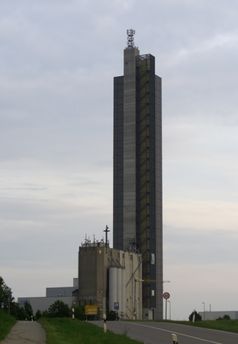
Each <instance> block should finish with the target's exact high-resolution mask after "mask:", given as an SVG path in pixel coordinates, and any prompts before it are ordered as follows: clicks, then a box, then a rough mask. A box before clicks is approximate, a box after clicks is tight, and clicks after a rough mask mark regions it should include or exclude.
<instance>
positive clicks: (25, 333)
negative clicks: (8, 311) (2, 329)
mask: <svg viewBox="0 0 238 344" xmlns="http://www.w3.org/2000/svg"><path fill="white" fill-rule="evenodd" d="M45 343H46V341H45V331H44V330H43V328H42V327H41V325H40V324H39V323H38V322H36V321H18V322H17V323H16V325H14V326H13V328H12V329H11V332H10V333H9V335H8V336H7V337H6V338H5V339H4V340H3V341H1V342H0V344H45Z"/></svg>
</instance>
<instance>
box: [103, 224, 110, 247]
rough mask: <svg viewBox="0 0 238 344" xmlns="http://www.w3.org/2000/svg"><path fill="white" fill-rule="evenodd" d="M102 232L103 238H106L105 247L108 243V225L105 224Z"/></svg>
mask: <svg viewBox="0 0 238 344" xmlns="http://www.w3.org/2000/svg"><path fill="white" fill-rule="evenodd" d="M103 232H105V239H106V240H105V242H106V248H107V247H108V246H109V244H108V232H110V230H109V227H108V225H106V228H105V229H104V231H103Z"/></svg>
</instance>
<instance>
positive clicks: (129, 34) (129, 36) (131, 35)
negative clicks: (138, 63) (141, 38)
mask: <svg viewBox="0 0 238 344" xmlns="http://www.w3.org/2000/svg"><path fill="white" fill-rule="evenodd" d="M126 33H127V46H128V48H134V35H135V33H136V32H135V30H133V29H129V30H126Z"/></svg>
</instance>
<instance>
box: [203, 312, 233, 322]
mask: <svg viewBox="0 0 238 344" xmlns="http://www.w3.org/2000/svg"><path fill="white" fill-rule="evenodd" d="M199 314H200V315H201V317H202V320H217V319H219V318H220V319H222V318H224V316H227V315H228V316H229V317H230V319H231V320H238V311H205V312H199Z"/></svg>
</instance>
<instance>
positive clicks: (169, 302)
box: [168, 300, 171, 320]
mask: <svg viewBox="0 0 238 344" xmlns="http://www.w3.org/2000/svg"><path fill="white" fill-rule="evenodd" d="M168 304H169V320H171V301H170V300H168Z"/></svg>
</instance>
